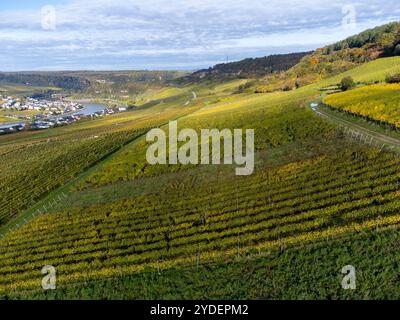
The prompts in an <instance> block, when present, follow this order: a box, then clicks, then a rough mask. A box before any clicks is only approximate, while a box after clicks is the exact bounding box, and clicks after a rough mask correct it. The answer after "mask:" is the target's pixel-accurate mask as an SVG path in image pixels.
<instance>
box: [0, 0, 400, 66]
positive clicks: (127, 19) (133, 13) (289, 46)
mask: <svg viewBox="0 0 400 320" xmlns="http://www.w3.org/2000/svg"><path fill="white" fill-rule="evenodd" d="M397 2H398V0H387V1H385V2H384V3H382V2H381V1H378V0H367V1H362V2H357V1H356V2H353V3H352V5H353V6H354V8H355V10H356V13H357V14H356V18H357V24H356V25H355V28H353V29H351V28H350V29H344V28H342V25H341V23H342V19H343V13H342V8H343V6H344V5H347V4H348V3H349V2H348V1H345V0H339V1H331V2H330V3H327V2H326V0H302V1H301V2H299V1H294V0H219V1H217V0H174V1H166V0H146V1H138V0H135V1H132V0H114V1H112V2H111V1H108V0H107V1H106V0H91V1H87V0H86V1H84V0H74V1H69V2H68V3H66V4H59V5H55V9H56V20H55V22H56V25H55V26H56V29H55V30H43V28H42V19H43V15H42V12H41V7H38V8H36V9H29V10H28V9H26V10H24V9H21V8H19V9H8V10H7V11H2V12H0V42H1V43H2V50H1V51H0V62H2V63H1V65H0V69H3V70H6V69H15V70H21V69H55V68H60V67H63V68H64V69H69V68H79V69H82V68H83V69H94V68H98V67H100V66H104V67H107V68H110V67H111V68H113V69H121V68H129V69H135V68H143V67H145V66H146V65H148V67H149V68H156V69H158V68H164V69H165V68H169V67H170V68H180V67H182V68H190V69H193V68H196V67H206V66H208V65H209V63H210V62H214V61H215V62H220V61H221V60H222V59H225V57H226V56H227V55H229V56H231V59H239V58H243V57H246V56H245V54H246V55H250V56H263V55H266V54H269V53H277V52H290V51H300V50H308V49H314V48H316V47H318V46H320V45H323V44H327V43H331V42H334V41H336V40H340V39H342V38H345V37H346V36H349V35H351V34H353V33H357V32H359V31H362V30H363V29H365V28H368V27H372V26H375V25H378V24H382V23H386V22H388V21H392V20H397V19H398V16H399V15H400V11H399V10H398V8H397V7H398V6H399V5H398V4H397ZM60 61H61V62H62V63H63V64H61V65H60ZM202 61H204V62H202ZM146 63H147V64H146Z"/></svg>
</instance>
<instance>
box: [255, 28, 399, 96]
mask: <svg viewBox="0 0 400 320" xmlns="http://www.w3.org/2000/svg"><path fill="white" fill-rule="evenodd" d="M399 44H400V23H398V22H396V23H389V24H387V25H384V26H380V27H377V28H374V29H371V30H367V31H365V32H362V33H360V34H358V35H355V36H353V37H350V38H348V39H346V40H343V41H340V42H337V43H335V44H332V45H329V46H326V47H324V48H320V49H317V50H316V51H315V52H314V53H312V54H310V55H307V56H305V57H304V58H302V59H301V61H300V62H299V63H298V64H296V65H295V66H294V67H293V68H291V69H289V70H288V71H286V72H281V73H278V74H274V75H269V76H266V77H265V78H264V79H261V80H259V81H258V82H257V83H255V84H253V86H252V87H251V88H249V89H248V91H251V90H253V92H254V91H256V92H272V91H275V90H292V89H294V88H298V87H301V86H305V85H308V84H311V83H313V82H316V81H319V80H322V79H326V78H328V77H331V76H334V75H337V74H340V73H342V72H345V71H347V70H350V69H352V68H355V67H356V66H359V65H360V64H363V63H366V62H370V61H373V60H376V59H378V58H382V57H388V56H396V55H400V47H399Z"/></svg>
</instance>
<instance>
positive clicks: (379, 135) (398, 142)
mask: <svg viewBox="0 0 400 320" xmlns="http://www.w3.org/2000/svg"><path fill="white" fill-rule="evenodd" d="M311 109H312V110H313V111H314V112H315V113H316V114H317V115H319V116H320V117H323V118H327V119H329V120H330V121H332V122H335V123H336V124H339V125H341V126H344V127H345V128H349V129H352V130H353V131H356V132H358V133H362V134H364V135H367V136H370V137H373V138H374V139H375V140H378V141H379V142H382V143H383V144H388V145H391V146H396V147H400V140H399V139H396V138H393V137H390V136H387V135H385V134H382V133H379V132H376V131H374V130H371V129H367V128H364V127H362V126H360V125H358V124H355V123H353V122H350V121H347V120H344V119H342V118H339V117H337V116H335V115H333V114H331V113H328V112H326V111H324V110H321V108H319V107H311Z"/></svg>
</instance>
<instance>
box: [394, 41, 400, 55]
mask: <svg viewBox="0 0 400 320" xmlns="http://www.w3.org/2000/svg"><path fill="white" fill-rule="evenodd" d="M394 55H395V56H400V44H398V45H397V46H396V47H395V48H394Z"/></svg>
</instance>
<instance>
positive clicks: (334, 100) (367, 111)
mask: <svg viewBox="0 0 400 320" xmlns="http://www.w3.org/2000/svg"><path fill="white" fill-rule="evenodd" d="M399 101H400V85H399V84H378V85H371V86H365V87H361V88H357V89H354V90H350V91H347V92H343V93H338V94H333V95H330V96H328V97H326V98H325V102H326V103H327V104H328V105H330V106H332V107H334V108H337V109H339V110H343V111H346V112H348V113H351V114H355V115H358V116H362V117H364V118H366V119H369V120H375V121H379V122H381V123H387V124H390V125H392V126H394V127H397V128H400V102H399Z"/></svg>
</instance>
